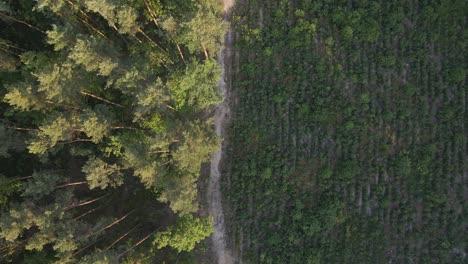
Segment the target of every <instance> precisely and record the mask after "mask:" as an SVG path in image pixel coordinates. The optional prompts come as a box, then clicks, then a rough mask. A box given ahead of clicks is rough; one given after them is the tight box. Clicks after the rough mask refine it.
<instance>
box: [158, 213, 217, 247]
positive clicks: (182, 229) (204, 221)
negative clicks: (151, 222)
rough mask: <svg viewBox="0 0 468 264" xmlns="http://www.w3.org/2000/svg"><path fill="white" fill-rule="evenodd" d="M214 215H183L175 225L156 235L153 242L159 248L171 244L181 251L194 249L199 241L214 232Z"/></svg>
mask: <svg viewBox="0 0 468 264" xmlns="http://www.w3.org/2000/svg"><path fill="white" fill-rule="evenodd" d="M212 222H213V217H211V216H210V217H203V218H194V217H193V216H192V215H190V214H189V215H184V216H182V217H181V218H180V219H179V220H178V221H177V224H176V225H175V226H171V227H169V228H168V229H167V230H166V231H164V232H159V233H157V234H156V235H155V238H154V241H153V244H154V245H156V246H157V248H159V249H160V248H163V247H166V246H170V247H172V248H174V249H176V250H178V251H179V252H181V251H192V250H193V248H194V247H195V245H196V244H197V243H199V242H200V241H202V240H203V239H205V238H207V237H208V236H209V235H210V234H211V233H212V232H213V226H212Z"/></svg>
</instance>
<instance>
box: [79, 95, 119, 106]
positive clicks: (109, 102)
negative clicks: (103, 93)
mask: <svg viewBox="0 0 468 264" xmlns="http://www.w3.org/2000/svg"><path fill="white" fill-rule="evenodd" d="M80 93H81V94H82V95H86V96H89V97H92V98H94V99H97V100H100V101H103V102H106V103H108V104H111V105H115V106H118V107H123V105H121V104H118V103H114V102H111V101H109V100H107V99H104V98H102V97H99V96H97V95H94V94H92V93H88V92H85V91H80Z"/></svg>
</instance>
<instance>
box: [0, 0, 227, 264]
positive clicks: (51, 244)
mask: <svg viewBox="0 0 468 264" xmlns="http://www.w3.org/2000/svg"><path fill="white" fill-rule="evenodd" d="M226 28H227V24H226V23H224V22H222V3H221V2H219V1H217V0H196V1H195V0H193V1H172V0H151V1H149V0H141V1H140V0H129V1H127V0H3V1H0V97H1V98H2V100H1V103H0V139H1V142H2V144H1V146H0V167H1V168H2V169H1V170H0V209H1V210H2V212H1V215H0V262H2V263H5V262H14V263H175V262H178V263H186V262H190V261H191V253H190V252H191V251H193V249H194V248H195V247H196V245H197V244H198V243H199V242H200V241H203V240H204V239H205V238H206V237H207V236H209V234H210V233H211V232H212V224H211V222H212V218H211V217H201V216H199V215H198V214H196V213H197V211H198V204H197V180H198V177H199V173H200V166H201V164H202V163H203V162H205V161H208V160H209V157H210V154H211V153H213V152H214V151H216V150H217V149H219V146H220V142H221V139H220V138H218V137H217V136H216V134H215V133H214V131H213V128H212V121H211V120H210V119H206V116H207V115H206V112H207V110H210V108H211V107H212V106H213V105H215V104H217V103H219V102H220V101H221V96H220V95H219V94H218V91H217V89H216V86H217V84H218V81H219V77H220V72H221V69H220V67H219V65H218V64H217V62H216V60H215V59H216V57H217V55H218V51H219V46H220V41H221V40H222V38H223V36H224V34H225V31H226ZM192 261H193V259H192Z"/></svg>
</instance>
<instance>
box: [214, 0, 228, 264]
mask: <svg viewBox="0 0 468 264" xmlns="http://www.w3.org/2000/svg"><path fill="white" fill-rule="evenodd" d="M223 2H224V12H225V14H226V15H225V17H226V18H227V17H228V15H227V14H228V13H229V10H230V8H231V7H232V6H233V4H234V0H223ZM226 18H225V19H226ZM231 48H232V32H231V30H229V32H228V33H227V34H226V38H225V41H224V50H223V51H222V52H221V55H220V57H219V58H218V60H219V63H220V65H221V68H222V69H223V73H222V78H221V80H220V83H219V90H220V92H221V94H222V95H223V97H224V101H223V102H222V103H221V104H219V105H218V106H217V109H216V112H215V129H216V133H217V134H218V135H219V136H221V137H224V135H225V125H226V124H227V121H228V119H229V112H230V111H229V104H228V92H229V91H228V90H229V72H230V70H229V67H228V68H227V67H226V66H227V65H226V64H225V62H226V63H227V64H229V62H230V58H231ZM225 145H226V142H224V143H223V147H222V148H221V150H219V151H218V152H216V153H215V154H214V155H213V158H212V160H211V167H210V180H209V183H208V190H207V196H208V197H207V198H208V212H209V214H210V215H212V216H213V217H214V231H213V234H212V235H211V240H212V250H213V254H214V258H215V260H216V262H217V263H219V264H232V263H234V259H233V256H232V252H231V251H230V250H229V249H228V248H227V246H226V229H225V224H224V213H223V205H222V194H221V185H220V180H221V173H220V171H219V165H220V161H221V158H222V157H223V149H224V147H225Z"/></svg>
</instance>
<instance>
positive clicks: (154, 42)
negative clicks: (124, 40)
mask: <svg viewBox="0 0 468 264" xmlns="http://www.w3.org/2000/svg"><path fill="white" fill-rule="evenodd" d="M138 32H140V33H141V34H142V35H143V36H145V38H146V39H147V40H149V41H150V42H151V43H152V44H153V45H154V46H156V47H157V48H158V49H159V50H160V51H162V52H163V53H164V54H167V52H166V51H165V50H164V49H163V48H161V46H159V45H158V43H156V41H154V40H153V39H151V38H150V37H149V36H148V35H147V34H146V33H145V32H144V31H143V30H141V28H139V29H138Z"/></svg>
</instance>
